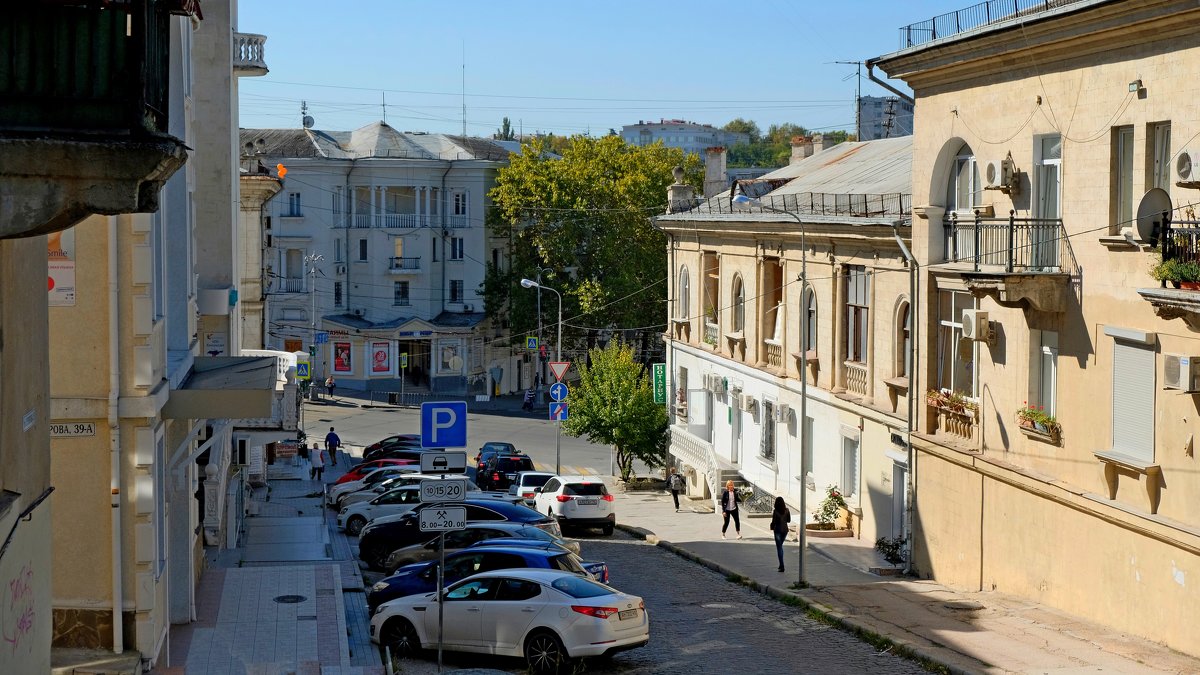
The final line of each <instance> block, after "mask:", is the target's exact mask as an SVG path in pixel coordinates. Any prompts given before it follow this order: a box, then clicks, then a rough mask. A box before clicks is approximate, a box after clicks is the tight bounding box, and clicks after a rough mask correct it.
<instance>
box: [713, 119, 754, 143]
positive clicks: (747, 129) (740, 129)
mask: <svg viewBox="0 0 1200 675" xmlns="http://www.w3.org/2000/svg"><path fill="white" fill-rule="evenodd" d="M721 128H722V129H724V130H725V131H732V132H733V133H737V134H750V142H751V143H758V142H759V141H761V140H762V131H761V130H760V129H759V128H758V124H757V123H755V122H752V121H750V120H744V119H742V118H740V117H738V118H735V119H733V120H731V121H730V122H729V123H728V124H726V125H725V126H723V127H721Z"/></svg>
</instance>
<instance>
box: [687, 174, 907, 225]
mask: <svg viewBox="0 0 1200 675" xmlns="http://www.w3.org/2000/svg"><path fill="white" fill-rule="evenodd" d="M772 186H774V187H778V185H775V184H774V183H771V182H767V183H765V184H764V186H763V187H762V188H760V189H767V188H771V187H772ZM743 190H744V191H746V192H749V193H753V192H755V188H753V187H750V186H747V187H745V188H743ZM761 199H762V206H742V205H737V206H734V205H731V204H730V203H729V200H728V199H709V200H706V201H701V200H694V201H692V202H677V203H672V204H671V213H678V212H683V211H697V212H699V213H772V212H775V211H787V212H788V213H794V214H796V215H800V216H803V215H817V216H851V217H855V218H870V217H881V216H897V217H899V218H906V217H908V216H911V215H912V195H910V194H905V193H900V192H895V193H888V194H850V193H831V192H828V193H827V192H797V193H792V194H783V195H764V196H763V197H762V198H761Z"/></svg>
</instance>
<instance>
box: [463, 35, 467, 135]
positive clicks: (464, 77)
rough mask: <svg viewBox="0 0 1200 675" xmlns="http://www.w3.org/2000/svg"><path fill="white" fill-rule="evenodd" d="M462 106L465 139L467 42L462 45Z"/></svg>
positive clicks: (464, 41)
mask: <svg viewBox="0 0 1200 675" xmlns="http://www.w3.org/2000/svg"><path fill="white" fill-rule="evenodd" d="M462 106H463V133H462V135H463V138H466V137H467V41H466V40H463V43H462Z"/></svg>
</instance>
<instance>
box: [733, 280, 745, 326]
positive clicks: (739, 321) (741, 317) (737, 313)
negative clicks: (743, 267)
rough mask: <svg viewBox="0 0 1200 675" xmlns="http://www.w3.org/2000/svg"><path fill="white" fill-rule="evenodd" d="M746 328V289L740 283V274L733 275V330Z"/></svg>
mask: <svg viewBox="0 0 1200 675" xmlns="http://www.w3.org/2000/svg"><path fill="white" fill-rule="evenodd" d="M745 329H746V290H745V288H744V287H743V285H742V275H740V274H735V275H734V277H733V332H735V333H737V332H740V331H743V330H745Z"/></svg>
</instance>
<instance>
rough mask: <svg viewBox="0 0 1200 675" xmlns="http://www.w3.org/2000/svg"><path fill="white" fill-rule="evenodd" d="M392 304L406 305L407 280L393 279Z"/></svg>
mask: <svg viewBox="0 0 1200 675" xmlns="http://www.w3.org/2000/svg"><path fill="white" fill-rule="evenodd" d="M392 304H393V305H397V306H400V305H407V304H408V282H407V281H393V282H392Z"/></svg>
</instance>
